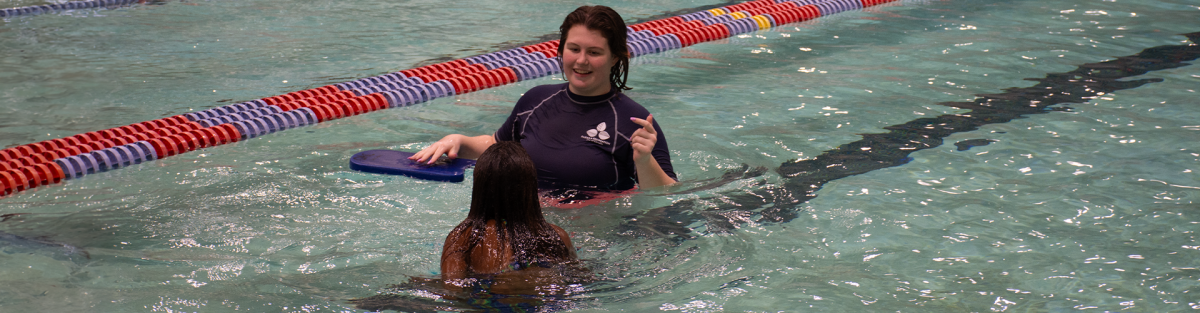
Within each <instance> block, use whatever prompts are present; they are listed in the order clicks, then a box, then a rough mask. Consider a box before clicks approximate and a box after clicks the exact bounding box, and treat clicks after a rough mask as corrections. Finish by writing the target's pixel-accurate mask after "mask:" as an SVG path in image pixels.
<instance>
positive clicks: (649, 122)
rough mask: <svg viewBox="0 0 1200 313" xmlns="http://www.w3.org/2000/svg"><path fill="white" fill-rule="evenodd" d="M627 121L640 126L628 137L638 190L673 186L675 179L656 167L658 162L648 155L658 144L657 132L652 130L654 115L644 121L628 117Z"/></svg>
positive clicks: (659, 167) (658, 166) (660, 167)
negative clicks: (630, 143) (635, 169)
mask: <svg viewBox="0 0 1200 313" xmlns="http://www.w3.org/2000/svg"><path fill="white" fill-rule="evenodd" d="M629 120H631V121H633V122H634V123H637V124H638V125H641V126H642V128H641V129H638V130H637V131H635V132H633V136H630V137H629V140H630V141H631V142H632V146H633V163H634V166H635V167H637V175H638V188H641V189H650V188H655V187H661V186H666V185H671V184H674V183H675V179H674V178H671V176H670V175H667V172H666V171H664V170H663V169H662V166H660V165H658V160H655V159H654V156H653V155H651V154H650V153H651V152H652V151H654V145H655V144H657V143H658V132H657V131H655V130H654V115H653V114H651V115H649V116H647V117H646V119H644V120H643V119H640V118H636V117H630V118H629Z"/></svg>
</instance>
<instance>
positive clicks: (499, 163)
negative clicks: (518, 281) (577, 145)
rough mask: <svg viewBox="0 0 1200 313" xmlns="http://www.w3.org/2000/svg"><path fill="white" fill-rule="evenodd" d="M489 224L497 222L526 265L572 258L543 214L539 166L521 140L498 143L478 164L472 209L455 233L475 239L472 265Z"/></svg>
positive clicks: (471, 244)
mask: <svg viewBox="0 0 1200 313" xmlns="http://www.w3.org/2000/svg"><path fill="white" fill-rule="evenodd" d="M489 220H495V221H496V229H497V234H496V235H497V237H498V238H499V239H500V242H502V243H507V244H508V246H509V248H511V249H512V253H513V259H514V260H515V261H517V262H520V263H521V264H526V265H528V264H533V263H540V262H553V263H559V262H564V261H567V260H570V259H571V257H570V256H571V253H570V251H568V250H567V247H566V243H564V242H563V241H562V238H561V237H559V234H558V232H557V231H555V230H554V227H553V226H551V225H550V223H547V222H546V219H545V217H543V216H542V207H541V203H540V202H539V198H538V189H537V168H536V167H534V164H533V160H532V159H530V158H529V154H528V153H526V152H525V148H524V147H522V146H521V144H520V143H519V142H516V141H500V142H497V143H495V144H493V145H492V146H491V147H488V148H487V150H484V151H483V154H481V155H480V156H479V159H478V160H477V161H476V162H475V185H474V187H473V188H472V190H471V211H470V212H468V213H467V218H466V219H465V220H463V222H462V223H460V224H458V227H456V228H455V229H454V231H453V232H452V233H460V232H462V231H465V232H466V234H468V235H467V236H468V237H469V238H470V239H468V240H467V242H468V243H467V247H466V250H465V251H463V255H464V257H465V258H466V260H465V261H466V264H471V250H472V249H474V248H475V246H476V245H477V244H478V243H479V242H481V241H482V240H483V237H484V235H485V234H486V232H485V229H486V227H487V222H488V221H489Z"/></svg>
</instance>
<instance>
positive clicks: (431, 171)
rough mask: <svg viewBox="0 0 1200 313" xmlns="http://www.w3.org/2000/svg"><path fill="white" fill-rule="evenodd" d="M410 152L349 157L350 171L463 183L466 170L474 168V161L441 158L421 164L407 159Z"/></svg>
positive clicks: (383, 152)
mask: <svg viewBox="0 0 1200 313" xmlns="http://www.w3.org/2000/svg"><path fill="white" fill-rule="evenodd" d="M412 155H413V153H412V152H404V151H396V150H367V151H363V152H359V153H355V154H354V156H352V157H350V169H352V170H356V171H362V172H368V173H378V174H390V175H405V176H410V177H413V178H419V179H424V180H434V181H446V182H461V181H463V173H464V172H466V170H467V168H469V167H472V166H475V160H470V159H461V158H460V159H454V160H448V159H446V158H444V157H443V158H441V159H439V160H438V161H437V162H434V163H433V164H422V163H417V162H413V161H411V160H409V159H408V157H410V156H412Z"/></svg>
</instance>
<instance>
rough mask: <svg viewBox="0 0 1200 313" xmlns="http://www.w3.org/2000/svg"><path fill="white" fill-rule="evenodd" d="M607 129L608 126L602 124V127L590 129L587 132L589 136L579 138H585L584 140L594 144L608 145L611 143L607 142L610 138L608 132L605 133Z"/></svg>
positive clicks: (597, 126)
mask: <svg viewBox="0 0 1200 313" xmlns="http://www.w3.org/2000/svg"><path fill="white" fill-rule="evenodd" d="M607 128H608V124H604V122H600V125H596V128H594V129H589V130H588V131H587V136H579V137H581V138H583V139H584V140H587V141H591V142H594V143H598V144H602V145H608V144H609V143H608V142H607V141H605V140H608V137H609V136H608V132H607V131H604V130H605V129H607Z"/></svg>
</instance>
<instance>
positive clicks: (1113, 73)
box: [353, 32, 1200, 312]
mask: <svg viewBox="0 0 1200 313" xmlns="http://www.w3.org/2000/svg"><path fill="white" fill-rule="evenodd" d="M1184 36H1187V37H1188V39H1190V40H1191V41H1192V42H1193V43H1200V32H1197V33H1189V34H1184ZM1197 58H1200V45H1196V44H1192V45H1167V46H1158V47H1153V48H1148V49H1145V50H1142V51H1141V52H1139V53H1137V54H1134V55H1131V56H1125V57H1119V58H1117V59H1115V60H1111V61H1105V62H1099V63H1087V64H1084V65H1081V66H1079V67H1078V68H1076V69H1075V70H1073V71H1069V72H1064V73H1052V74H1047V75H1046V77H1045V78H1037V79H1029V80H1033V81H1037V82H1038V84H1036V85H1034V86H1032V87H1025V88H1009V89H1007V90H1005V92H1004V93H999V94H986V95H979V98H978V99H976V100H975V101H972V102H942V103H938V104H939V105H944V106H949V107H955V108H961V109H969V110H970V111H969V112H966V113H959V114H946V115H941V116H937V117H932V118H920V119H916V120H912V121H909V122H907V123H904V124H898V125H892V126H888V127H884V129H886V130H887V132H885V133H876V134H864V135H862V137H863V139H862V140H858V141H855V142H851V143H847V144H844V145H841V146H839V147H837V148H835V149H832V150H829V151H826V152H825V153H823V154H821V155H819V156H817V157H815V158H812V159H807V160H792V161H788V162H785V163H783V164H781V165H780V166H779V168H778V169H776V171H777V172H778V173H779V174H780V175H781V176H782V177H783V183H782V184H781V185H767V184H766V182H763V181H760V182H758V184H759V187H757V188H745V189H743V190H737V191H730V192H724V193H721V194H720V195H718V196H714V197H710V198H705V199H696V200H684V201H679V202H677V203H675V204H672V205H670V206H666V207H661V208H655V209H651V210H648V211H646V212H643V213H641V214H636V215H631V216H626V217H625V221H624V222H622V224H621V225H620V226H619V227H618V230H617V232H616V236H615V237H617V238H615V239H614V241H621V240H651V241H662V242H667V243H670V244H673V245H678V244H680V243H683V242H684V241H686V240H688V239H691V238H693V237H695V233H696V232H697V231H696V230H695V229H693V228H692V226H690V225H695V224H697V223H699V224H703V225H704V230H703V231H704V232H707V233H713V234H721V233H729V232H732V231H734V230H735V229H737V228H738V227H739V225H740V224H743V223H747V222H756V223H786V222H788V221H791V220H792V219H794V218H796V216H797V215H798V213H799V205H800V204H801V203H804V202H807V201H808V200H810V199H812V198H815V197H816V196H817V195H816V192H817V191H818V190H820V189H821V187H822V186H824V185H825V183H827V182H829V181H832V180H835V179H839V178H845V177H849V176H853V175H858V174H863V173H867V172H870V171H874V170H879V169H884V168H889V167H894V166H900V165H903V164H905V163H908V162H909V161H911V160H912V158H911V157H910V156H909V155H910V154H912V153H913V152H916V151H920V150H924V149H930V148H935V147H938V146H941V145H942V140H943V139H944V138H946V137H948V136H950V135H953V134H955V133H961V132H969V131H974V130H978V129H979V127H980V126H983V125H988V124H998V123H1007V122H1009V121H1012V120H1015V119H1019V118H1025V117H1027V116H1029V115H1032V114H1043V113H1049V112H1052V111H1065V110H1067V108H1064V107H1052V106H1054V105H1059V104H1070V103H1084V102H1087V101H1088V100H1091V99H1095V98H1096V97H1097V96H1099V95H1101V93H1111V92H1114V91H1118V90H1123V89H1130V88H1136V87H1139V86H1142V85H1145V84H1148V83H1154V82H1160V81H1162V79H1159V78H1148V79H1139V80H1131V81H1121V80H1120V79H1124V78H1128V77H1133V76H1138V75H1142V74H1146V73H1149V72H1151V71H1156V70H1163V69H1170V68H1177V67H1182V66H1186V65H1189V63H1185V62H1187V61H1192V60H1195V59H1197ZM991 142H993V141H992V140H987V139H973V140H967V141H963V142H960V143H958V144H956V145H957V146H958V147H959V150H960V151H961V150H965V149H968V148H970V147H972V146H982V145H986V144H989V143H991ZM963 147H965V148H963ZM764 172H765V169H764V168H761V167H759V168H752V167H750V166H743V167H742V168H741V169H738V170H733V171H730V172H728V173H726V174H725V175H723V176H722V177H718V178H713V179H710V180H708V181H703V182H698V184H699V185H700V186H699V187H694V188H691V189H688V190H685V191H679V192H675V193H693V192H697V191H703V190H709V189H713V188H717V187H720V186H722V185H724V184H727V183H729V182H731V181H736V180H741V179H746V178H754V177H760V176H761V175H762V174H763V173H764ZM581 194H582V193H581ZM582 197H586V195H584V196H582ZM581 199H584V198H581ZM712 203H716V204H717V205H716V206H713V205H711V204H712ZM622 238H625V239H622ZM414 281H416V282H420V281H422V280H421V279H415V280H414ZM429 281H433V280H429ZM427 282H428V281H427ZM440 286H441V284H440V283H439V284H427V283H414V282H409V283H407V284H403V285H396V286H393V290H391V291H389V292H385V293H384V294H381V295H377V296H373V297H368V298H363V299H356V300H353V302H354V303H355V304H356V305H358V307H359V308H361V309H370V310H389V309H390V310H401V311H413V312H434V311H494V312H528V311H557V310H562V309H570V308H578V307H579V306H578V303H574V302H572V301H580V300H581V299H578V298H577V299H573V300H572V299H571V297H553V296H551V297H539V296H533V297H526V296H505V295H498V294H495V293H490V292H486V291H483V292H479V293H476V294H471V295H466V294H464V295H462V296H463V298H464V299H471V300H455V301H446V300H438V299H437V297H427V296H422V294H423V293H424V294H437V293H440V292H446V291H445V290H444V288H442V287H440ZM627 287H629V286H619V287H617V288H627ZM600 288H604V287H600ZM403 291H407V292H408V293H407V294H405V293H401V292H403ZM413 291H418V292H416V293H413ZM591 291H593V292H594V291H595V290H591ZM583 298H584V299H587V298H588V297H583Z"/></svg>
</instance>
